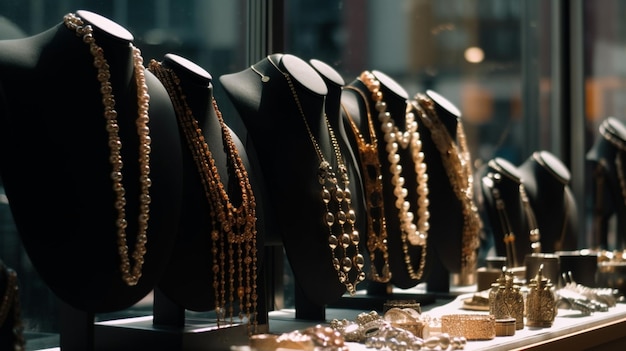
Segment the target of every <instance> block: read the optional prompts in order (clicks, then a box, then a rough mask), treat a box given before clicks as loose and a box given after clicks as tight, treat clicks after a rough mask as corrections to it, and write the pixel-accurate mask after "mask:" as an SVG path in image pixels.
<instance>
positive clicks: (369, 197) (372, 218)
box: [341, 86, 392, 283]
mask: <svg viewBox="0 0 626 351" xmlns="http://www.w3.org/2000/svg"><path fill="white" fill-rule="evenodd" d="M344 88H345V89H346V90H351V91H354V92H356V93H357V94H359V96H360V97H361V100H362V101H363V103H364V104H365V110H366V112H367V130H368V133H369V140H370V141H369V142H368V141H367V140H366V139H365V137H364V136H363V134H361V131H360V130H359V127H358V126H357V125H356V123H355V121H354V119H353V118H352V116H351V115H350V113H349V112H348V110H347V109H346V107H345V106H344V105H341V107H342V109H343V111H344V113H345V115H346V117H347V118H348V121H349V122H350V127H351V128H352V133H353V134H354V136H355V139H356V142H357V147H358V152H359V159H360V160H361V171H362V172H363V174H364V177H363V179H364V182H363V185H364V188H365V189H364V190H365V193H366V196H365V201H366V205H367V214H368V216H367V249H368V252H369V254H370V261H371V266H370V274H369V278H370V279H371V280H372V281H374V282H377V283H387V282H389V281H390V280H391V275H392V274H391V270H390V268H389V251H388V249H387V223H386V221H385V204H384V201H383V181H382V178H383V176H382V170H381V166H380V160H379V158H378V140H377V139H376V130H375V127H374V122H373V121H372V115H371V113H370V107H369V102H368V100H367V97H366V96H365V95H364V94H363V92H361V90H359V89H356V88H354V87H351V86H346V87H344ZM378 252H380V254H381V255H382V260H383V265H382V269H381V271H380V273H379V272H378V268H376V265H375V264H374V262H375V260H376V257H377V253H378Z"/></svg>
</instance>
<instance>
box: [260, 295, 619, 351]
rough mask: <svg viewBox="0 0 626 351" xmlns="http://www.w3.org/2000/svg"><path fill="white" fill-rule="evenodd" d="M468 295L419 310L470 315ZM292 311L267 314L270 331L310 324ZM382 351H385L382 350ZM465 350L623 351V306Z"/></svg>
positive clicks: (570, 313)
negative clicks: (466, 306) (466, 304)
mask: <svg viewBox="0 0 626 351" xmlns="http://www.w3.org/2000/svg"><path fill="white" fill-rule="evenodd" d="M468 296H470V295H468V294H464V295H459V296H458V297H457V298H455V299H454V300H452V301H450V300H446V299H443V300H440V301H438V303H436V304H434V305H432V306H424V307H422V313H427V314H429V315H431V316H432V317H438V316H441V315H445V314H458V313H487V312H473V311H466V310H463V309H462V301H463V300H464V299H466V298H467V297H468ZM360 312H364V311H355V310H345V309H328V310H327V319H328V322H330V320H332V319H334V318H337V319H343V318H347V319H354V318H355V317H356V316H357V315H358V313H360ZM294 315H295V311H293V310H281V311H274V312H271V313H270V332H271V333H283V332H288V331H290V330H293V329H294V328H298V329H300V328H305V327H307V326H311V325H312V324H314V323H313V322H305V321H297V320H295V319H294V318H293V316H294ZM348 345H349V347H350V351H366V350H375V349H373V348H367V347H365V345H363V344H359V343H348ZM384 350H385V349H384ZM465 350H468V351H478V350H490V351H494V350H495V351H504V350H506V351H509V350H568V351H573V350H626V304H624V303H618V304H617V305H616V306H615V307H611V308H610V309H609V310H608V311H607V312H594V313H593V314H591V315H589V316H583V315H582V314H581V313H580V312H579V311H575V310H565V309H559V310H558V315H557V317H556V319H555V321H554V324H553V325H552V327H550V328H530V327H527V326H526V327H524V329H521V330H517V331H516V332H515V335H513V336H497V337H495V338H494V339H492V340H485V341H474V340H472V341H468V342H467V344H466V346H465Z"/></svg>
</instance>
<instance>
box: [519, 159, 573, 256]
mask: <svg viewBox="0 0 626 351" xmlns="http://www.w3.org/2000/svg"><path fill="white" fill-rule="evenodd" d="M519 170H520V173H521V175H522V181H523V183H524V187H525V189H526V193H527V194H528V198H529V201H530V204H531V206H532V208H533V209H534V211H535V215H536V217H537V224H538V226H539V228H540V230H541V251H542V252H548V253H552V252H556V251H567V250H576V249H577V245H578V231H579V229H578V223H577V218H578V209H577V207H576V201H575V199H574V195H573V193H572V190H571V189H570V187H569V181H570V177H571V176H570V172H569V170H568V169H567V167H566V166H565V164H563V162H562V161H561V160H559V159H558V158H557V157H556V156H555V155H554V154H552V153H550V152H549V151H545V150H542V151H535V152H533V154H532V155H531V156H530V157H529V158H528V159H526V161H524V162H523V163H522V164H521V165H520V166H519Z"/></svg>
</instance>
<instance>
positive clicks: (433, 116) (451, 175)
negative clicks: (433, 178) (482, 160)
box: [415, 94, 482, 276]
mask: <svg viewBox="0 0 626 351" xmlns="http://www.w3.org/2000/svg"><path fill="white" fill-rule="evenodd" d="M415 99H416V100H415V102H416V104H415V106H416V107H417V106H420V107H421V108H422V109H423V111H425V113H423V114H420V117H421V119H422V122H424V124H425V125H426V127H427V128H428V129H429V130H430V132H431V137H432V140H433V142H434V143H435V146H436V147H437V150H439V153H440V155H441V159H442V161H443V164H444V168H445V171H446V173H447V175H448V179H449V181H450V185H451V186H452V189H453V191H454V193H455V195H456V197H457V199H458V200H459V201H460V202H461V206H462V213H463V222H464V224H463V234H462V242H463V245H462V252H461V273H462V275H463V276H469V275H470V274H472V272H471V271H470V270H473V269H474V267H475V265H476V250H477V249H478V246H479V244H480V243H479V240H478V236H479V232H480V229H481V227H482V223H481V221H480V217H479V216H478V209H477V207H476V204H475V203H474V196H473V194H474V189H473V185H472V184H473V174H472V165H471V160H470V156H469V150H468V147H467V141H466V139H465V131H464V130H463V126H462V124H461V123H460V122H459V123H457V140H458V145H457V143H456V142H455V141H454V140H453V139H452V136H451V135H450V133H449V132H448V130H447V129H446V127H445V125H444V124H443V123H442V122H441V120H440V119H439V116H438V115H437V112H436V111H435V106H434V102H433V101H432V100H431V99H430V98H429V97H427V96H426V95H424V94H417V95H416V96H415Z"/></svg>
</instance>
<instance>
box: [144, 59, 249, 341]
mask: <svg viewBox="0 0 626 351" xmlns="http://www.w3.org/2000/svg"><path fill="white" fill-rule="evenodd" d="M149 70H150V71H151V72H152V73H154V75H155V76H156V77H157V78H158V79H159V80H160V81H161V82H162V83H163V86H164V87H165V89H166V90H167V92H168V94H169V95H170V98H171V100H172V105H173V106H174V111H175V112H176V117H177V119H178V123H179V126H180V127H181V129H182V130H183V134H184V135H185V139H186V141H187V145H188V147H189V150H190V151H191V153H192V155H193V158H194V161H195V163H196V167H197V169H198V173H199V175H200V179H201V182H202V186H203V188H204V193H205V196H206V199H207V202H208V203H209V207H210V217H211V224H212V225H211V228H212V231H211V242H212V247H211V254H212V256H213V266H212V271H213V288H214V289H215V310H216V312H217V317H218V324H219V323H221V322H223V321H226V319H230V322H231V323H232V319H233V315H234V308H233V304H234V301H235V298H237V299H238V301H239V319H240V320H241V321H244V320H247V321H248V325H250V324H253V325H254V330H253V331H254V332H256V327H257V313H258V312H257V304H258V295H257V242H256V234H257V231H256V220H257V218H256V200H255V196H254V193H253V191H252V186H251V185H250V181H249V178H248V172H247V171H246V168H245V165H244V163H243V160H242V159H241V157H240V156H239V152H238V151H237V148H236V146H235V143H234V142H233V140H232V137H231V135H230V131H229V129H228V126H227V125H226V123H225V122H224V119H223V116H222V114H221V112H220V110H219V108H218V106H217V102H216V100H215V98H212V104H213V109H214V110H215V113H216V116H217V119H218V121H219V123H220V126H221V131H222V142H223V144H224V147H225V150H226V153H227V156H228V167H229V169H230V170H232V173H233V174H234V176H235V179H236V181H237V185H238V186H239V193H240V194H239V195H240V196H241V203H240V205H239V206H236V205H235V204H234V203H233V202H232V201H231V197H230V196H229V194H228V192H227V191H226V187H225V186H224V183H223V182H222V180H221V177H220V175H219V172H218V169H217V166H216V164H215V159H214V158H213V154H212V153H211V150H209V146H208V144H207V143H206V141H205V138H204V134H203V133H202V129H201V128H200V126H199V124H198V121H197V119H196V118H195V117H194V116H193V112H192V110H191V109H190V107H189V105H188V104H187V99H186V96H185V93H184V91H183V89H182V87H181V85H180V78H179V77H178V76H177V75H176V73H175V72H174V71H173V70H171V69H168V68H165V67H163V66H162V65H161V64H160V63H159V62H157V61H155V60H151V61H150V65H149ZM226 260H228V262H226ZM226 276H228V281H227V279H226ZM235 280H236V281H235ZM227 285H228V292H226V286H227ZM227 305H228V313H227V312H226V306H227Z"/></svg>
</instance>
